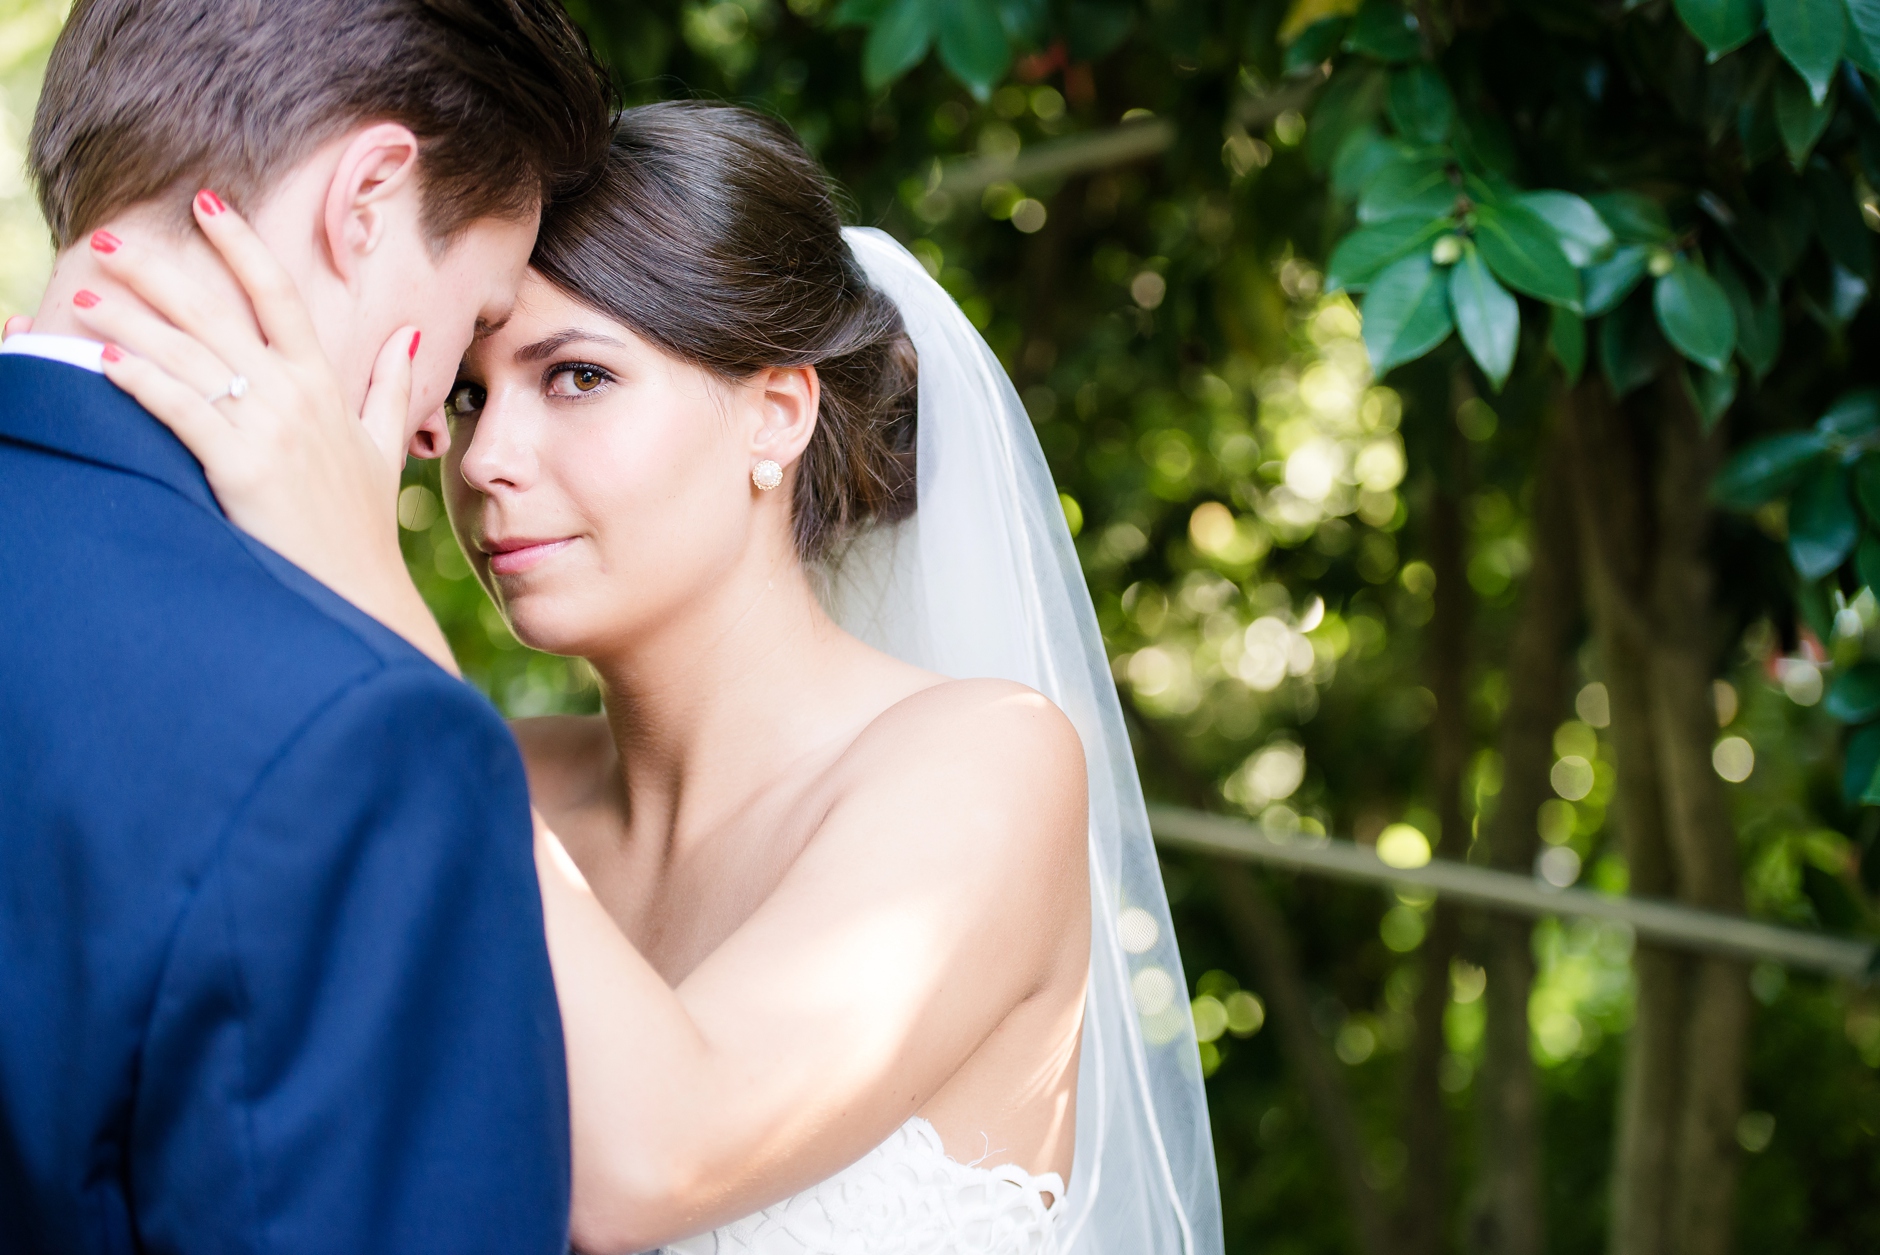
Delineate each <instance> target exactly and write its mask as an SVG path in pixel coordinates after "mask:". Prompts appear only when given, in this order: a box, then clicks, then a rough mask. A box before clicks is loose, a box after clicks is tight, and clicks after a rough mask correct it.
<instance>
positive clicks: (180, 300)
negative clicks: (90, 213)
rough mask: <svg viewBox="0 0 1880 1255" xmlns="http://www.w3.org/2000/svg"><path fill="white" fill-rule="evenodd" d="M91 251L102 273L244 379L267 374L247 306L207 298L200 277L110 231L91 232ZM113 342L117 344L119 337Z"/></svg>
mask: <svg viewBox="0 0 1880 1255" xmlns="http://www.w3.org/2000/svg"><path fill="white" fill-rule="evenodd" d="M90 247H91V255H92V260H94V261H95V262H97V263H98V266H99V268H100V269H102V270H103V271H104V272H105V273H106V274H108V275H110V276H111V277H112V278H113V279H116V280H117V281H118V282H120V283H122V284H123V285H124V286H125V287H127V288H129V289H130V290H131V291H132V292H134V293H136V294H137V296H139V297H140V298H142V300H143V301H144V303H145V304H146V305H148V306H150V308H151V309H153V310H155V311H156V312H157V313H159V314H161V315H162V316H163V317H164V318H165V319H167V320H168V321H169V322H170V323H171V324H173V325H174V326H175V328H176V329H177V330H179V331H183V332H185V333H187V334H188V335H190V336H193V337H194V338H195V340H196V341H197V342H198V343H199V344H201V345H204V346H208V347H209V349H210V350H211V351H213V352H214V354H215V355H216V356H217V357H219V358H221V359H222V360H223V361H225V362H228V363H230V364H231V365H233V366H234V367H235V369H236V370H237V371H239V372H241V373H243V374H248V375H253V374H256V373H258V372H260V371H261V370H262V369H263V363H265V362H266V361H267V358H268V346H267V345H266V343H265V342H263V340H262V339H261V331H260V328H259V327H258V326H257V325H256V321H255V317H254V313H253V311H252V310H250V309H249V307H248V302H247V301H246V300H243V299H240V298H236V299H229V298H227V297H218V296H215V295H213V294H211V293H209V292H205V291H204V290H203V283H202V278H201V276H200V275H192V274H190V273H188V272H187V271H185V270H184V269H183V268H182V267H181V266H179V265H178V264H177V263H176V261H175V260H174V259H173V258H171V257H169V256H167V255H165V254H164V253H162V252H160V251H158V250H155V249H150V248H146V247H144V246H143V245H141V244H139V243H138V242H137V241H135V240H121V239H119V238H118V237H117V236H115V235H112V234H111V233H110V232H109V231H95V232H93V233H92V236H91V240H90ZM119 304H120V305H122V304H123V302H119ZM109 338H111V339H119V337H118V336H116V335H113V336H111V337H109ZM123 342H124V343H125V344H126V345H128V346H129V347H130V348H131V349H132V350H134V351H135V352H137V353H140V354H144V355H146V356H152V357H154V356H156V355H155V354H154V353H153V352H152V350H151V348H150V347H149V346H147V345H145V344H143V343H140V342H137V341H134V340H125V341H123ZM158 360H159V362H161V359H160V358H159V359H158Z"/></svg>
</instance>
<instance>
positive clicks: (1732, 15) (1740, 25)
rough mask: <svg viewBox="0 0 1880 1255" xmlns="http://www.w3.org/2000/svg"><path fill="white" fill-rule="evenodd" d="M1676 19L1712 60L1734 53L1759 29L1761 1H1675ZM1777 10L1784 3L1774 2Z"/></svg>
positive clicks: (1760, 24) (1780, 1)
mask: <svg viewBox="0 0 1880 1255" xmlns="http://www.w3.org/2000/svg"><path fill="white" fill-rule="evenodd" d="M1676 3H1677V8H1678V16H1679V17H1681V18H1683V19H1684V24H1685V25H1686V26H1688V27H1690V28H1691V33H1692V34H1693V35H1696V36H1697V37H1698V38H1699V39H1700V40H1702V41H1703V43H1704V46H1705V47H1706V48H1708V49H1709V50H1710V52H1711V55H1712V56H1721V55H1722V54H1724V53H1726V52H1733V51H1735V50H1736V49H1738V48H1740V47H1742V46H1743V45H1744V44H1746V43H1748V42H1749V41H1750V40H1751V39H1753V38H1755V36H1756V32H1757V31H1758V30H1759V29H1761V27H1762V17H1763V6H1762V0H1676ZM1776 3H1777V5H1778V6H1780V5H1781V4H1782V3H1783V0H1776Z"/></svg>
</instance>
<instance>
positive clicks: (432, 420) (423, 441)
mask: <svg viewBox="0 0 1880 1255" xmlns="http://www.w3.org/2000/svg"><path fill="white" fill-rule="evenodd" d="M405 452H407V453H409V454H410V455H411V456H412V457H414V458H420V459H423V460H424V461H427V462H428V461H430V460H431V459H433V458H441V457H443V456H444V455H445V454H446V453H449V452H450V423H449V421H448V420H446V419H445V417H444V408H443V407H442V406H439V407H438V408H437V409H435V410H433V411H431V413H429V414H427V415H425V418H424V421H423V422H421V423H419V424H418V430H416V431H414V432H412V433H411V443H410V444H409V445H407V446H406V447H405Z"/></svg>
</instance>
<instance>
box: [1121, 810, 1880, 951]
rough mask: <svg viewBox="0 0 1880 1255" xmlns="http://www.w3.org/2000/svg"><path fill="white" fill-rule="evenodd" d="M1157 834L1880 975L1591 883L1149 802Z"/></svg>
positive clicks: (1807, 945)
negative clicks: (1404, 858)
mask: <svg viewBox="0 0 1880 1255" xmlns="http://www.w3.org/2000/svg"><path fill="white" fill-rule="evenodd" d="M1149 824H1150V827H1151V828H1153V829H1154V831H1155V837H1156V840H1157V841H1158V842H1159V843H1161V844H1163V845H1167V846H1172V847H1175V848H1177V849H1187V850H1198V851H1200V852H1202V853H1206V854H1223V855H1227V856H1228V857H1231V858H1241V859H1247V860H1250V861H1253V862H1260V863H1267V864H1271V865H1273V866H1278V867H1287V868H1292V869H1294V870H1297V871H1304V872H1311V873H1314V874H1316V875H1322V876H1333V877H1337V878H1338V879H1341V880H1354V881H1358V882H1360V883H1364V884H1375V885H1406V886H1410V887H1412V888H1417V889H1422V890H1424V891H1426V892H1432V893H1437V894H1441V895H1444V896H1446V897H1450V898H1454V899H1456V900H1458V901H1462V902H1469V903H1473V904H1474V905H1476V906H1480V907H1484V908H1487V909H1488V910H1492V911H1502V912H1507V913H1510V914H1515V915H1534V916H1541V915H1555V916H1565V917H1583V918H1590V919H1604V920H1611V921H1613V922H1614V923H1618V924H1624V925H1626V926H1628V927H1629V928H1631V929H1632V931H1633V933H1634V934H1635V935H1636V936H1637V937H1638V938H1639V939H1640V940H1644V941H1652V942H1657V943H1660V944H1663V945H1670V946H1677V947H1679V948H1681V949H1686V950H1698V951H1702V952H1704V953H1708V954H1723V955H1729V956H1731V957H1733V958H1739V959H1760V960H1767V961H1769V962H1774V963H1780V964H1782V965H1784V966H1786V967H1799V968H1811V969H1813V970H1815V971H1820V972H1827V973H1830V974H1832V975H1835V976H1839V977H1843V978H1845V979H1848V980H1853V981H1857V982H1860V983H1862V984H1865V983H1867V982H1869V981H1871V980H1873V979H1874V978H1875V977H1876V976H1877V975H1880V945H1876V944H1875V943H1873V942H1868V941H1861V940H1858V939H1856V938H1852V937H1833V936H1829V935H1827V934H1825V933H1811V932H1803V931H1802V930H1800V929H1796V928H1783V927H1781V926H1779V925H1776V924H1764V923H1760V922H1758V921H1756V920H1750V919H1743V918H1740V917H1738V916H1733V915H1719V914H1716V913H1715V912H1712V911H1700V910H1697V909H1696V908H1694V907H1688V906H1681V905H1679V904H1677V903H1675V902H1666V901H1663V900H1660V899H1656V898H1629V897H1617V896H1614V895H1611V894H1604V893H1596V892H1594V891H1592V890H1590V889H1556V888H1554V887H1553V886H1552V885H1549V884H1546V883H1545V882H1542V881H1539V880H1535V879H1533V878H1532V877H1528V876H1518V875H1515V874H1513V873H1512V872H1502V871H1494V870H1491V869H1489V868H1486V867H1471V866H1469V865H1468V864H1466V863H1457V862H1454V861H1452V860H1448V859H1438V860H1435V861H1432V862H1430V863H1427V864H1425V865H1424V866H1422V867H1392V866H1391V865H1390V864H1388V863H1386V862H1384V860H1382V859H1380V858H1379V857H1378V856H1377V854H1376V852H1375V851H1373V850H1371V849H1370V848H1368V847H1366V846H1362V845H1359V844H1357V843H1356V842H1353V841H1334V840H1328V839H1326V838H1322V837H1320V838H1308V837H1303V836H1302V837H1295V838H1293V839H1291V840H1287V841H1281V840H1277V839H1275V838H1273V837H1270V836H1268V835H1266V833H1265V832H1263V831H1262V830H1261V829H1260V828H1259V827H1257V826H1256V825H1254V824H1250V823H1247V822H1246V821H1244V820H1237V819H1228V818H1225V817H1223V816H1219V815H1207V814H1203V813H1201V812H1199V811H1190V810H1181V809H1178V808H1176V807H1169V806H1151V807H1150V808H1149Z"/></svg>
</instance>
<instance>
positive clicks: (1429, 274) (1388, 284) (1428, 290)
mask: <svg viewBox="0 0 1880 1255" xmlns="http://www.w3.org/2000/svg"><path fill="white" fill-rule="evenodd" d="M1454 327H1455V321H1454V319H1453V318H1452V317H1451V316H1450V312H1449V275H1448V274H1447V273H1446V272H1445V271H1443V270H1441V269H1439V268H1438V267H1437V266H1436V265H1434V264H1433V263H1432V262H1431V261H1430V259H1429V255H1428V254H1426V253H1413V254H1411V255H1410V256H1408V257H1405V258H1404V259H1402V260H1401V261H1399V262H1397V263H1395V264H1394V265H1392V266H1391V267H1390V268H1389V269H1388V270H1386V271H1384V273H1383V274H1381V275H1379V276H1378V277H1377V282H1375V283H1373V284H1372V285H1371V291H1370V293H1369V294H1368V295H1367V296H1366V297H1365V298H1364V347H1365V348H1366V349H1368V350H1370V353H1371V370H1372V371H1373V372H1374V373H1375V374H1377V375H1378V376H1379V377H1380V378H1381V377H1382V376H1383V375H1384V373H1385V372H1386V371H1388V370H1390V368H1391V367H1393V366H1397V365H1401V364H1402V363H1404V362H1409V361H1414V360H1415V359H1417V358H1419V357H1422V356H1423V355H1424V354H1425V353H1427V352H1429V351H1430V350H1431V349H1433V348H1435V347H1436V346H1437V345H1439V344H1441V343H1442V342H1443V341H1444V340H1446V339H1448V338H1449V333H1450V331H1451V330H1452V329H1453V328H1454Z"/></svg>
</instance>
